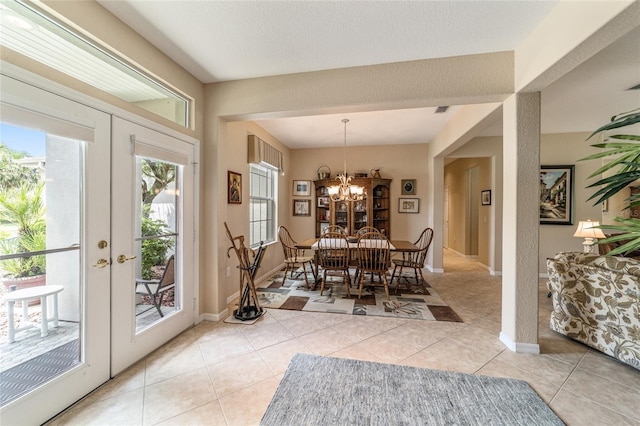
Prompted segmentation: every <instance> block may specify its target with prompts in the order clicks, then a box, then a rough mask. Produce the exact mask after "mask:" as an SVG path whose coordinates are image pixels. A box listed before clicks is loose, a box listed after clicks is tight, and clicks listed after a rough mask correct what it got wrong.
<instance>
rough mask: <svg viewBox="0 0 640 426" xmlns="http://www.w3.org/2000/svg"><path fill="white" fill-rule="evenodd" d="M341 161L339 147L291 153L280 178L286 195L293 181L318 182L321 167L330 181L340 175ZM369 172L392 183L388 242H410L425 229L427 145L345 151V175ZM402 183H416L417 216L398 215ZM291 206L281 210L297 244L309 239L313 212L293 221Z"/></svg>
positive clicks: (311, 235) (312, 231)
mask: <svg viewBox="0 0 640 426" xmlns="http://www.w3.org/2000/svg"><path fill="white" fill-rule="evenodd" d="M347 116H348V115H347ZM343 158H344V150H343V148H342V147H340V148H322V149H296V150H292V151H291V165H290V168H289V171H290V172H289V173H288V174H287V175H286V176H285V177H284V178H285V179H286V181H287V185H288V188H287V189H288V191H289V193H290V191H291V187H292V181H293V180H311V181H313V180H316V179H317V178H318V176H317V170H318V168H319V167H320V166H322V165H326V166H328V167H329V168H330V169H331V176H332V177H333V176H335V175H336V174H337V173H342V169H343ZM373 168H376V169H377V168H379V169H380V174H381V175H382V177H383V178H386V179H393V180H392V182H391V238H392V239H398V240H411V241H414V240H415V239H416V238H418V235H419V234H420V232H422V230H423V229H424V228H426V227H427V219H426V210H425V206H424V203H425V200H426V194H427V185H426V177H427V144H415V145H386V146H358V147H348V148H347V173H349V174H350V175H353V174H354V173H359V172H363V173H368V172H369V171H370V170H371V169H373ZM402 179H416V195H415V197H417V198H420V203H421V204H420V212H419V213H418V214H408V213H398V198H400V197H401V191H400V181H401V180H402ZM312 193H313V184H312ZM403 197H414V196H403ZM415 197H414V198H415ZM296 198H309V197H296ZM291 204H292V202H291V200H288V202H287V203H286V204H285V207H286V210H287V221H288V223H289V227H290V230H291V232H292V235H293V237H294V238H295V239H297V240H301V239H305V238H309V237H313V236H314V233H315V226H314V224H315V216H314V213H315V212H312V216H311V217H293V216H292V213H291V209H292V205H291ZM311 205H312V206H314V205H315V200H313V197H311Z"/></svg>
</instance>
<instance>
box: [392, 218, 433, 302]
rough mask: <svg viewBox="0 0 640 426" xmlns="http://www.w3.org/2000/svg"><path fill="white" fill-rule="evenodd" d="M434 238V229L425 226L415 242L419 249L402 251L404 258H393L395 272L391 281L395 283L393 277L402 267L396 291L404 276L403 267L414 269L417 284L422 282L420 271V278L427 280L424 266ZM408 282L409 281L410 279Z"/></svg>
mask: <svg viewBox="0 0 640 426" xmlns="http://www.w3.org/2000/svg"><path fill="white" fill-rule="evenodd" d="M432 240H433V229H431V228H425V229H424V231H422V233H421V234H420V236H419V237H418V239H417V240H416V242H415V243H413V244H414V245H415V246H416V247H418V250H417V251H410V252H404V253H402V259H393V265H394V266H393V273H392V274H391V283H393V278H394V277H395V275H396V270H397V269H398V268H400V272H399V273H398V283H397V285H396V293H397V292H398V287H399V286H400V278H401V277H402V269H403V268H412V269H413V271H414V273H415V276H416V284H419V283H420V281H419V280H418V273H420V278H422V281H424V282H426V280H425V279H424V276H423V275H422V268H424V261H425V259H426V258H427V252H428V251H429V246H431V241H432ZM405 279H406V278H405ZM407 282H409V280H408V279H407Z"/></svg>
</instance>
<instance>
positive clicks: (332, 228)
mask: <svg viewBox="0 0 640 426" xmlns="http://www.w3.org/2000/svg"><path fill="white" fill-rule="evenodd" d="M327 232H337V233H339V234H343V235H347V230H346V229H344V228H343V227H342V226H340V225H329V226H327V227H326V228H325V229H324V231H322V233H323V234H326V233H327Z"/></svg>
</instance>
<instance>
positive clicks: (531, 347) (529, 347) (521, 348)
mask: <svg viewBox="0 0 640 426" xmlns="http://www.w3.org/2000/svg"><path fill="white" fill-rule="evenodd" d="M500 341H501V342H502V343H504V344H505V346H506V347H507V348H508V349H509V350H510V351H511V352H517V353H523V354H539V353H540V345H539V344H537V343H518V342H514V341H513V340H511V339H510V338H509V337H508V336H507V335H505V334H504V333H503V332H502V331H501V332H500Z"/></svg>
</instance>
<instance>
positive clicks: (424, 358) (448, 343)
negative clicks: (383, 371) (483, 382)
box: [400, 338, 495, 374]
mask: <svg viewBox="0 0 640 426" xmlns="http://www.w3.org/2000/svg"><path fill="white" fill-rule="evenodd" d="M494 357H495V353H493V352H491V353H486V352H483V351H481V350H478V349H476V348H473V347H471V346H468V345H465V344H464V343H460V342H458V341H455V340H452V339H450V338H446V339H443V340H440V341H439V342H437V343H434V344H433V345H431V346H429V347H428V348H426V349H425V350H423V351H420V352H418V353H417V354H415V355H412V356H410V357H409V358H407V359H405V360H404V361H402V362H401V363H400V364H404V365H412V366H414V367H422V368H434V369H439V370H448V371H458V372H460V373H470V374H472V373H475V372H476V371H478V370H479V369H481V368H482V367H483V366H484V365H485V364H487V363H488V362H489V361H491V360H492V359H493V358H494Z"/></svg>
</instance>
